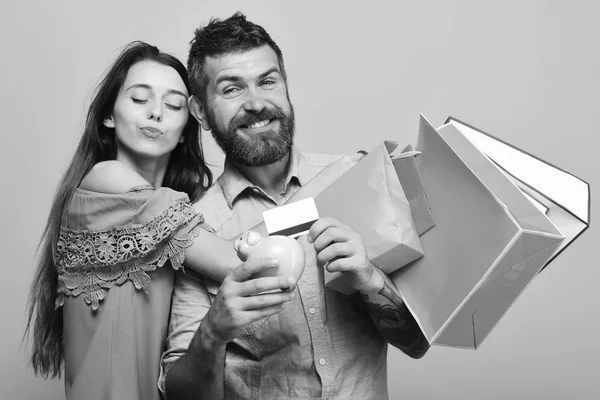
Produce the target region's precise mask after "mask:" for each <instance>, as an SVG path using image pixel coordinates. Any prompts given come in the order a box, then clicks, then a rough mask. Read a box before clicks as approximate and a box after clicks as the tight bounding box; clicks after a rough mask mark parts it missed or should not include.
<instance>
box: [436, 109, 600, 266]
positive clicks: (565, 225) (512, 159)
mask: <svg viewBox="0 0 600 400" xmlns="http://www.w3.org/2000/svg"><path fill="white" fill-rule="evenodd" d="M446 124H451V125H452V126H454V127H455V128H456V129H458V130H459V131H460V132H461V133H462V134H463V135H464V136H465V137H466V138H467V139H469V141H470V142H471V143H473V144H474V145H475V146H476V147H477V148H478V149H479V150H480V151H481V152H483V153H484V154H485V155H486V156H488V157H489V158H490V159H491V160H492V161H493V162H494V163H495V164H496V165H498V167H500V168H501V169H502V170H503V171H504V172H505V173H506V174H507V176H508V178H509V179H511V180H512V181H513V183H514V184H515V185H517V186H518V187H519V189H521V190H522V191H523V192H524V193H525V194H526V195H528V196H529V199H530V200H531V201H532V202H533V203H534V204H535V205H536V206H538V207H539V208H540V209H541V210H542V211H543V212H544V213H545V214H546V216H547V217H548V218H549V219H550V220H551V221H552V222H553V223H554V225H556V227H557V228H558V230H559V231H560V232H561V233H562V234H563V236H565V240H564V241H563V243H562V244H561V245H560V246H559V249H558V251H557V252H556V253H555V254H554V255H553V256H552V258H551V259H550V260H549V261H548V262H547V263H546V265H545V266H544V267H543V268H546V266H547V265H548V264H549V263H550V262H552V261H553V260H554V259H555V258H556V257H557V256H558V255H559V254H560V253H561V252H562V251H563V250H564V249H565V248H566V247H567V246H569V245H570V244H571V243H572V242H573V241H574V240H575V239H577V238H578V237H579V236H580V235H581V234H582V233H583V232H584V231H585V230H586V229H587V228H588V227H589V226H590V201H591V200H590V185H589V184H588V183H587V182H585V181H583V180H582V179H580V178H578V177H576V176H574V175H572V174H570V173H568V172H566V171H563V170H562V169H560V168H558V167H556V166H554V165H552V164H549V163H547V162H546V161H544V160H541V159H539V158H537V157H536V156H534V155H532V154H529V153H527V152H525V151H523V150H520V149H518V148H516V147H514V146H512V145H510V144H508V143H506V142H503V141H502V140H500V139H498V138H496V137H494V136H492V135H490V134H489V133H486V132H483V131H481V130H479V129H477V128H475V127H473V126H471V125H468V124H466V123H464V122H462V121H460V120H458V119H456V118H453V117H450V118H448V120H447V121H446ZM444 129H445V127H441V128H440V129H438V131H439V132H440V133H441V134H442V135H443V134H444Z"/></svg>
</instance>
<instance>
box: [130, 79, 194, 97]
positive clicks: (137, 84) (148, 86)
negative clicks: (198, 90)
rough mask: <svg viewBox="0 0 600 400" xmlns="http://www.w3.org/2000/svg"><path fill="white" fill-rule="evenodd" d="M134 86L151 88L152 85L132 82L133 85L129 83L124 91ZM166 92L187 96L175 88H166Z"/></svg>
mask: <svg viewBox="0 0 600 400" xmlns="http://www.w3.org/2000/svg"><path fill="white" fill-rule="evenodd" d="M135 88H141V89H148V90H152V86H150V85H148V84H146V83H134V84H133V85H131V86H129V87H128V88H127V89H125V91H128V90H130V89H135ZM167 94H178V95H180V96H183V97H185V98H186V99H187V98H188V97H189V96H188V95H187V94H185V93H183V92H182V91H180V90H176V89H169V90H167Z"/></svg>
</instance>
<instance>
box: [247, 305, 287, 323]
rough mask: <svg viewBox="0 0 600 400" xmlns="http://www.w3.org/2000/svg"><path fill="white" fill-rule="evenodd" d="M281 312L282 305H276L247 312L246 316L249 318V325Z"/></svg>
mask: <svg viewBox="0 0 600 400" xmlns="http://www.w3.org/2000/svg"><path fill="white" fill-rule="evenodd" d="M281 311H283V304H276V305H273V306H269V307H264V308H261V309H258V310H253V311H249V312H248V314H249V315H250V318H251V321H250V323H252V322H255V321H258V320H261V319H263V318H268V317H270V316H272V315H275V314H278V313H280V312H281Z"/></svg>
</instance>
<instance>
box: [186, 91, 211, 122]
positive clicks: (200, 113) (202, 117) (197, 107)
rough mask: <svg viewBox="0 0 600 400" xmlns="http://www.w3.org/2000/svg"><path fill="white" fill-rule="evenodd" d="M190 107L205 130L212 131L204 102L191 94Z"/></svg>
mask: <svg viewBox="0 0 600 400" xmlns="http://www.w3.org/2000/svg"><path fill="white" fill-rule="evenodd" d="M188 107H189V109H190V113H191V114H192V115H193V116H194V118H196V120H198V123H200V126H201V127H202V129H204V130H205V131H210V125H209V124H208V121H207V119H206V113H205V111H204V107H202V103H201V102H200V100H199V99H198V98H197V97H196V96H194V95H192V96H190V98H189V99H188Z"/></svg>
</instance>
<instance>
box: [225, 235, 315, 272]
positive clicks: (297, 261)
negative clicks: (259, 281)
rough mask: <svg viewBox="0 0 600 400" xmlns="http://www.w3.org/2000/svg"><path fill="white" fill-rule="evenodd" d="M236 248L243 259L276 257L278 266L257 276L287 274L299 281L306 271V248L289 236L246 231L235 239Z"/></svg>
mask: <svg viewBox="0 0 600 400" xmlns="http://www.w3.org/2000/svg"><path fill="white" fill-rule="evenodd" d="M234 248H235V250H236V251H237V255H238V257H239V258H240V260H242V261H244V262H245V261H248V260H250V259H253V258H276V259H278V260H279V265H278V266H277V267H273V268H269V269H266V270H263V271H260V272H258V273H256V274H254V276H255V277H257V278H259V277H268V276H278V275H287V276H291V277H293V278H294V279H295V281H296V282H298V279H300V276H301V275H302V271H304V250H302V246H300V244H299V243H298V242H297V241H296V240H295V239H292V238H290V237H287V236H278V235H274V236H269V237H263V236H261V235H260V234H258V233H257V232H254V231H248V232H245V233H244V234H243V235H242V236H241V237H240V238H239V239H238V240H236V241H235V244H234Z"/></svg>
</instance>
